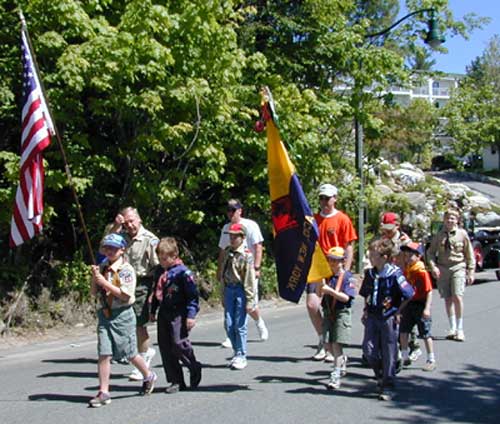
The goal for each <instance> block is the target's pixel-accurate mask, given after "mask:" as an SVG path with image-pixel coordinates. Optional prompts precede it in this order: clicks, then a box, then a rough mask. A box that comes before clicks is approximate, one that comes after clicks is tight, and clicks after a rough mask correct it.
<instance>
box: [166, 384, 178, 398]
mask: <svg viewBox="0 0 500 424" xmlns="http://www.w3.org/2000/svg"><path fill="white" fill-rule="evenodd" d="M180 391H181V386H180V385H179V384H177V383H171V384H170V385H168V386H167V388H166V389H165V393H168V394H169V395H173V394H174V393H179V392H180Z"/></svg>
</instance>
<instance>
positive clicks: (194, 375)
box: [189, 362, 201, 390]
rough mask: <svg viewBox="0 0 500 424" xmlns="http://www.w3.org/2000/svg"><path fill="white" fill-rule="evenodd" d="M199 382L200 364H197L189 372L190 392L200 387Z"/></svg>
mask: <svg viewBox="0 0 500 424" xmlns="http://www.w3.org/2000/svg"><path fill="white" fill-rule="evenodd" d="M200 381H201V364H200V363H199V362H197V363H196V366H195V367H194V368H193V369H192V370H191V374H190V375H189V387H191V390H194V389H196V388H197V387H198V386H199V385H200Z"/></svg>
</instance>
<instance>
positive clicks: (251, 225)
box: [219, 218, 264, 258]
mask: <svg viewBox="0 0 500 424" xmlns="http://www.w3.org/2000/svg"><path fill="white" fill-rule="evenodd" d="M240 224H242V225H243V226H244V227H245V230H246V232H247V235H246V237H245V238H244V240H243V244H244V245H245V247H246V248H247V249H249V250H250V251H251V252H252V255H253V256H254V258H255V245H256V244H259V243H262V242H263V241H264V237H262V233H261V231H260V227H259V224H257V223H256V222H255V221H252V220H251V219H246V218H240ZM230 225H231V222H228V223H227V224H224V227H222V231H221V233H220V239H219V248H221V249H225V248H226V247H227V246H229V234H226V233H227V232H228V231H229V226H230Z"/></svg>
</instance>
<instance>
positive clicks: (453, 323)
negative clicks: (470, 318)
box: [448, 315, 457, 331]
mask: <svg viewBox="0 0 500 424" xmlns="http://www.w3.org/2000/svg"><path fill="white" fill-rule="evenodd" d="M448 322H449V323H450V330H451V331H456V330H457V319H456V317H455V315H450V316H449V317H448Z"/></svg>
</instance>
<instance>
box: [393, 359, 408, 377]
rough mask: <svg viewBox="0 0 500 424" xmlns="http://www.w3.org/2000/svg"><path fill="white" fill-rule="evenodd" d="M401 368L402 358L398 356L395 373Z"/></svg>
mask: <svg viewBox="0 0 500 424" xmlns="http://www.w3.org/2000/svg"><path fill="white" fill-rule="evenodd" d="M410 363H411V362H410ZM402 369H403V358H401V357H398V359H397V360H396V374H399V373H400V372H401V370H402Z"/></svg>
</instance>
